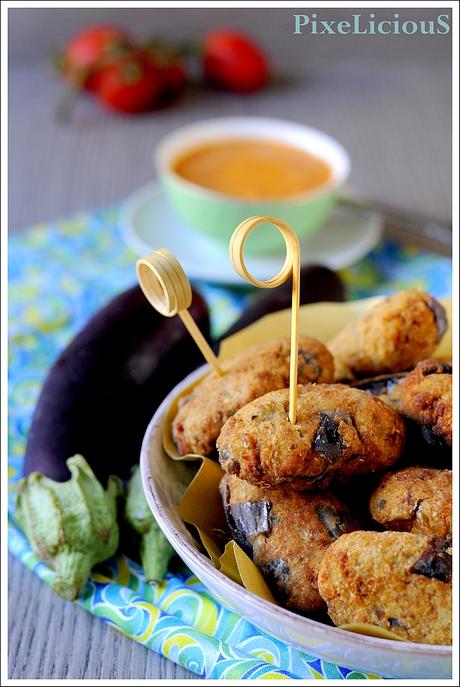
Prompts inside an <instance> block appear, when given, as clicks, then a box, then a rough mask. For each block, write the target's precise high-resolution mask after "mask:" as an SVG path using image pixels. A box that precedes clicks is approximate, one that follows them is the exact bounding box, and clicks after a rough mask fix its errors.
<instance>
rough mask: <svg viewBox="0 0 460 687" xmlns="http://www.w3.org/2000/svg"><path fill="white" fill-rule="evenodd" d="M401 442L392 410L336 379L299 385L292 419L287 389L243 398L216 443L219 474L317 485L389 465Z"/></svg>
mask: <svg viewBox="0 0 460 687" xmlns="http://www.w3.org/2000/svg"><path fill="white" fill-rule="evenodd" d="M403 446H404V423H403V421H402V419H401V418H400V416H399V415H398V413H397V412H396V411H395V410H393V409H392V408H390V407H389V406H387V405H386V404H385V403H383V401H380V400H379V399H378V398H374V397H373V396H370V395H369V394H367V393H366V392H365V391H360V390H358V389H352V388H350V387H348V386H345V385H343V384H309V385H306V386H299V387H298V398H297V420H296V423H295V424H292V423H291V422H290V420H289V390H288V389H282V390H279V391H273V392H270V393H268V394H265V396H262V397H261V398H258V399H256V400H255V401H253V402H252V403H248V404H247V405H246V406H244V407H243V408H241V410H239V411H238V412H237V413H236V414H235V415H234V416H233V417H231V418H230V419H229V420H228V421H227V422H226V423H225V425H224V427H223V428H222V432H221V434H220V436H219V438H218V441H217V448H218V451H219V459H220V463H221V465H222V467H223V469H224V470H225V471H226V472H229V473H231V474H234V475H236V476H237V477H240V478H241V479H244V480H247V481H248V482H251V483H252V484H256V485H260V486H272V487H278V486H289V487H290V488H291V489H297V490H304V489H315V488H319V489H324V488H326V487H327V486H328V485H329V484H330V482H331V480H332V479H333V478H334V477H337V478H341V479H347V478H350V477H352V476H353V475H357V474H364V473H370V472H376V471H379V470H385V469H388V468H390V467H391V466H392V465H393V464H394V463H395V461H396V460H397V459H398V457H399V456H400V454H401V452H402V449H403Z"/></svg>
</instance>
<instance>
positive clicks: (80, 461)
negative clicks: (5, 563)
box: [15, 455, 121, 601]
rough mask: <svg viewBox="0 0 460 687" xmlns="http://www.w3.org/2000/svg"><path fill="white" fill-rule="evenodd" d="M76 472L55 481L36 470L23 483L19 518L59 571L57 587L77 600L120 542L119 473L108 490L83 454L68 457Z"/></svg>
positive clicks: (38, 549)
mask: <svg viewBox="0 0 460 687" xmlns="http://www.w3.org/2000/svg"><path fill="white" fill-rule="evenodd" d="M67 466H68V468H69V470H70V473H71V478H70V479H69V480H68V481H67V482H55V481H54V480H52V479H49V478H48V477H45V476H44V475H42V474H41V473H40V472H32V473H31V474H30V475H29V476H28V477H26V478H25V479H23V480H21V482H20V483H19V486H18V490H19V493H18V496H17V501H16V514H15V519H16V521H17V523H18V525H19V526H20V527H21V529H22V530H23V532H24V534H25V535H26V537H27V538H28V540H29V542H30V544H31V546H32V548H33V550H34V551H35V553H36V554H37V556H38V558H40V559H41V560H42V561H45V562H46V563H48V564H49V565H50V566H51V567H52V568H53V570H54V571H55V573H56V579H55V581H54V583H53V588H54V590H55V591H56V592H57V593H58V594H59V595H60V596H62V597H64V598H65V599H70V600H72V601H73V600H75V599H77V598H78V597H79V596H80V593H81V592H82V590H83V587H84V586H85V584H86V582H87V580H88V578H89V575H90V572H91V568H92V567H93V566H94V565H96V563H102V561H105V560H106V559H107V558H110V557H111V556H113V554H114V553H115V552H116V550H117V548H118V541H119V530H118V523H117V498H118V496H119V495H120V493H121V482H120V480H119V479H118V477H114V476H110V477H109V479H108V484H107V490H105V489H104V488H103V487H102V485H101V483H100V482H99V481H98V479H97V478H96V476H95V474H94V472H93V471H92V470H91V468H90V467H89V465H88V463H87V462H86V460H85V459H84V458H83V456H79V455H77V456H73V457H72V458H69V459H68V460H67Z"/></svg>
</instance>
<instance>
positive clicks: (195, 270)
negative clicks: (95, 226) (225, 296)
mask: <svg viewBox="0 0 460 687" xmlns="http://www.w3.org/2000/svg"><path fill="white" fill-rule="evenodd" d="M120 226H121V229H122V234H123V238H124V240H125V241H126V243H127V244H128V245H129V246H130V248H132V249H133V250H134V251H135V252H136V253H138V254H139V255H146V254H147V253H150V252H151V251H152V250H155V249H156V248H168V249H169V250H170V251H171V252H172V253H174V255H175V256H176V257H177V259H178V260H179V262H180V263H181V264H182V267H183V268H184V270H185V272H186V273H187V275H188V276H189V277H190V278H191V279H203V280H205V281H210V282H219V283H224V284H239V285H241V284H242V280H241V277H239V276H238V275H237V274H236V273H235V272H234V270H233V267H232V265H231V263H230V259H229V257H228V252H227V251H226V250H225V249H224V248H223V247H222V246H221V245H219V244H217V243H214V242H213V241H212V240H210V239H208V238H207V237H206V236H204V235H202V234H200V233H198V232H197V231H195V230H193V229H190V228H189V227H187V226H186V225H185V224H184V222H183V221H182V220H181V219H180V218H179V217H177V216H176V214H175V213H174V210H173V209H172V208H171V206H170V205H169V203H168V200H167V198H166V197H165V195H164V193H163V191H162V189H161V187H160V185H159V184H158V182H152V183H150V184H147V185H146V186H143V187H142V188H141V189H139V190H138V191H136V192H135V193H133V194H132V195H131V196H129V197H128V198H127V199H126V200H125V202H124V203H123V205H122V208H121V213H120ZM381 234H382V218H381V216H380V215H379V213H378V212H374V211H366V210H365V211H363V210H359V211H355V210H354V209H353V210H351V209H350V208H349V207H346V206H342V205H340V203H338V204H337V205H336V206H335V207H334V209H333V211H332V213H331V215H330V216H329V219H328V220H327V221H326V223H325V224H324V225H323V226H322V227H321V229H319V230H318V231H317V232H316V233H315V234H313V235H312V236H309V237H308V238H307V239H305V240H304V241H303V242H302V265H307V264H312V263H316V264H318V263H320V264H322V265H326V266H327V267H330V268H331V269H341V268H343V267H347V266H348V265H351V264H352V263H353V262H355V261H356V260H358V259H359V258H362V257H363V256H364V255H366V253H368V252H369V251H370V250H372V248H373V247H374V246H375V245H376V243H377V242H378V240H379V238H380V236H381ZM283 260H284V254H283V255H274V256H273V255H269V256H267V255H264V256H260V257H250V258H248V259H247V265H248V268H249V269H250V271H251V273H252V274H253V275H254V276H255V277H256V278H258V279H269V278H270V277H273V276H274V275H275V274H276V273H277V272H278V270H279V269H280V267H281V265H282V263H283Z"/></svg>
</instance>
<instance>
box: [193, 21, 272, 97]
mask: <svg viewBox="0 0 460 687" xmlns="http://www.w3.org/2000/svg"><path fill="white" fill-rule="evenodd" d="M202 63H203V71H204V76H205V78H206V80H207V81H208V82H209V83H210V84H212V85H213V86H216V87H218V88H222V89H224V90H227V91H235V92H239V93H250V92H252V91H257V90H259V89H260V88H263V86H265V84H266V83H267V81H268V78H269V74H270V70H269V66H268V63H267V60H266V58H265V55H264V54H263V52H262V51H261V49H260V48H259V47H258V46H257V45H256V44H255V43H254V42H253V41H252V40H250V39H249V38H247V36H245V35H244V34H242V33H239V32H237V31H230V30H225V29H221V30H218V31H212V32H211V33H209V34H208V35H207V36H206V38H205V40H204V44H203V57H202Z"/></svg>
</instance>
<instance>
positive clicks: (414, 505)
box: [369, 467, 452, 537]
mask: <svg viewBox="0 0 460 687" xmlns="http://www.w3.org/2000/svg"><path fill="white" fill-rule="evenodd" d="M369 508H370V512H371V515H372V517H373V519H374V520H375V521H376V522H378V523H379V524H380V525H383V527H384V528H385V529H387V530H401V531H405V532H414V533H415V534H428V535H431V536H433V537H446V536H449V535H451V534H452V472H451V471H450V470H435V469H433V468H422V467H409V468H406V469H405V470H399V471H398V472H392V473H387V474H386V475H384V476H383V477H382V479H381V481H380V484H379V485H378V487H377V489H376V490H375V491H374V493H373V494H372V496H371V499H370V503H369Z"/></svg>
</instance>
